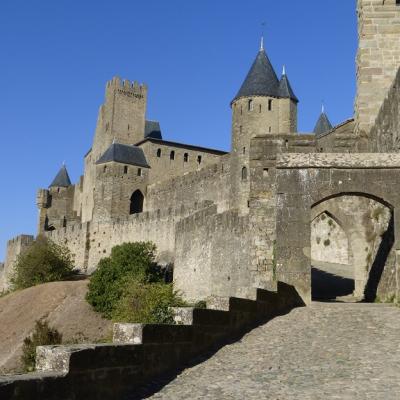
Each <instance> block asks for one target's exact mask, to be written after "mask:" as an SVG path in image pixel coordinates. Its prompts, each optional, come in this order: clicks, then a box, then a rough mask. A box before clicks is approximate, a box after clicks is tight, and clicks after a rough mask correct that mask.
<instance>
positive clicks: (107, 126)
mask: <svg viewBox="0 0 400 400" xmlns="http://www.w3.org/2000/svg"><path fill="white" fill-rule="evenodd" d="M109 128H110V123H109V122H107V123H106V132H107V131H108V129H109Z"/></svg>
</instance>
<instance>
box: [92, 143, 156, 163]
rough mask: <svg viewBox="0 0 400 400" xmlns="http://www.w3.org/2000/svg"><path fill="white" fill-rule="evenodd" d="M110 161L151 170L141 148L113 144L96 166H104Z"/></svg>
mask: <svg viewBox="0 0 400 400" xmlns="http://www.w3.org/2000/svg"><path fill="white" fill-rule="evenodd" d="M110 161H114V162H118V163H121V164H130V165H136V166H138V167H144V168H149V164H148V163H147V160H146V157H145V155H144V152H143V150H142V149H141V148H140V147H136V146H129V145H126V144H120V143H113V144H112V145H111V146H110V147H109V148H108V149H107V150H106V151H105V152H104V154H103V155H102V156H101V157H100V158H99V159H98V161H97V162H96V164H103V163H106V162H110Z"/></svg>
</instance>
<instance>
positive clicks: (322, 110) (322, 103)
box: [321, 100, 325, 114]
mask: <svg viewBox="0 0 400 400" xmlns="http://www.w3.org/2000/svg"><path fill="white" fill-rule="evenodd" d="M324 112H325V104H324V101H323V100H322V102H321V113H322V114H323V113H324Z"/></svg>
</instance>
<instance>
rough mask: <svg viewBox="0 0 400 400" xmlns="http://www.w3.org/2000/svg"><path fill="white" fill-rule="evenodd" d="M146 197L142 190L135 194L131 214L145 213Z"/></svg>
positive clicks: (132, 198) (131, 204) (130, 208)
mask: <svg viewBox="0 0 400 400" xmlns="http://www.w3.org/2000/svg"><path fill="white" fill-rule="evenodd" d="M143 201H144V196H143V194H142V192H141V191H140V190H136V191H135V192H133V194H132V196H131V203H130V206H129V214H138V213H141V212H142V211H143Z"/></svg>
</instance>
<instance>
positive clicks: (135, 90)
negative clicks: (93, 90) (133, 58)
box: [106, 76, 147, 98]
mask: <svg viewBox="0 0 400 400" xmlns="http://www.w3.org/2000/svg"><path fill="white" fill-rule="evenodd" d="M115 90H117V91H118V93H120V94H124V95H126V96H132V97H136V98H144V97H146V95H147V85H146V84H144V83H139V82H137V81H130V80H128V79H121V78H119V77H118V76H116V77H114V78H112V79H111V80H110V81H108V82H107V84H106V91H107V92H108V91H115Z"/></svg>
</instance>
